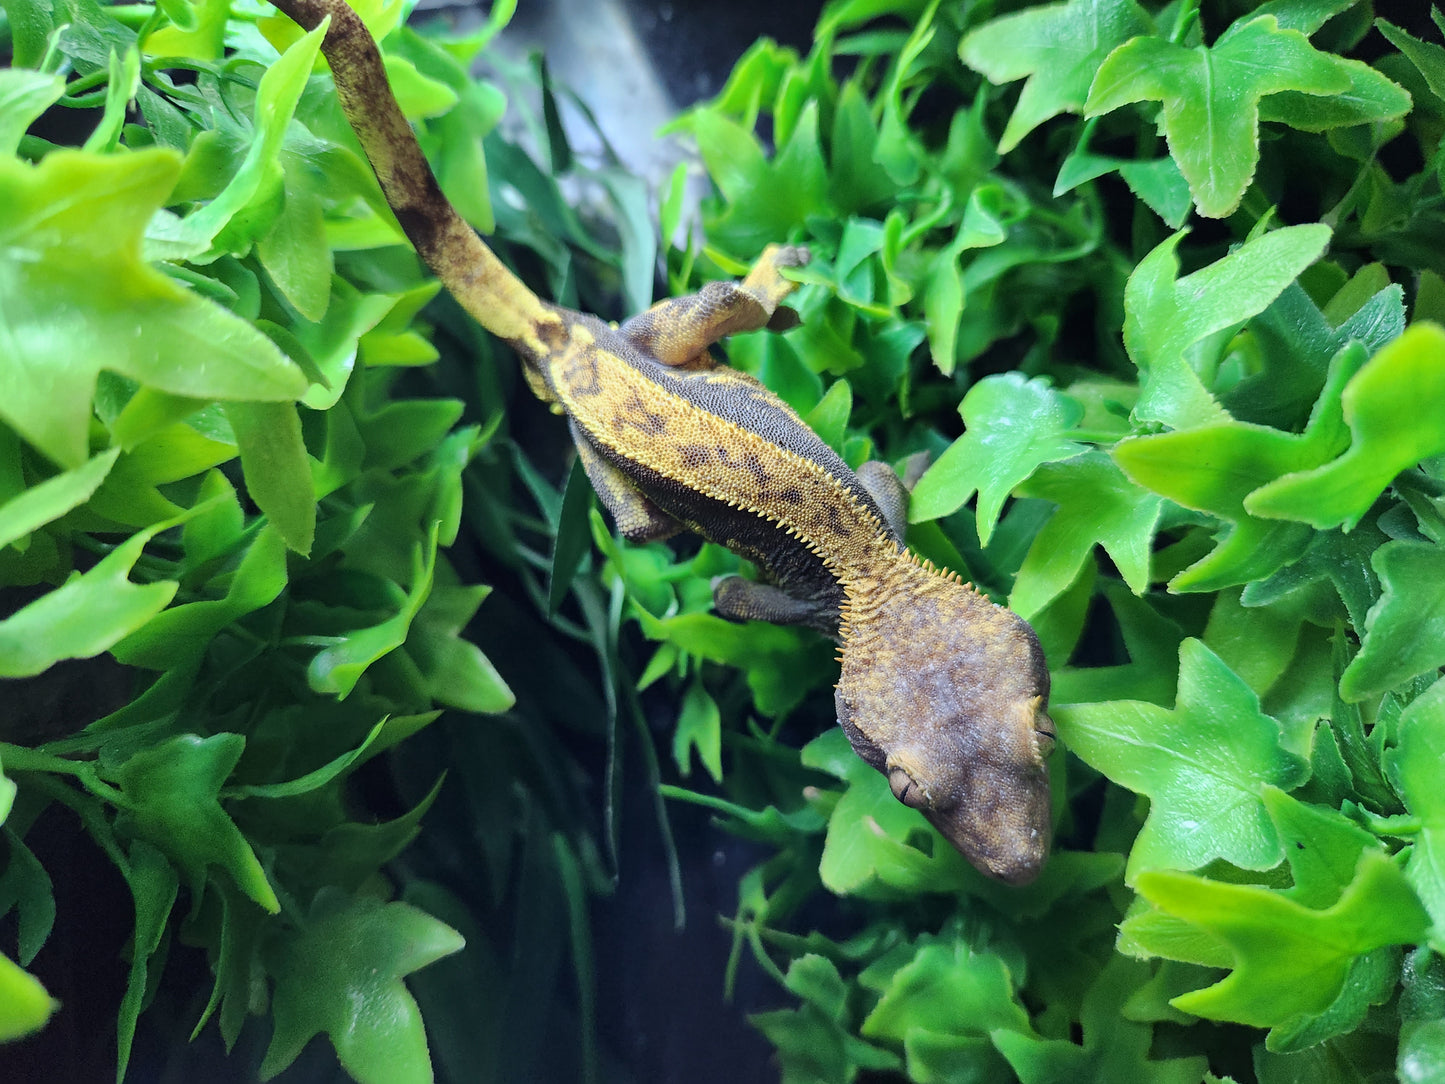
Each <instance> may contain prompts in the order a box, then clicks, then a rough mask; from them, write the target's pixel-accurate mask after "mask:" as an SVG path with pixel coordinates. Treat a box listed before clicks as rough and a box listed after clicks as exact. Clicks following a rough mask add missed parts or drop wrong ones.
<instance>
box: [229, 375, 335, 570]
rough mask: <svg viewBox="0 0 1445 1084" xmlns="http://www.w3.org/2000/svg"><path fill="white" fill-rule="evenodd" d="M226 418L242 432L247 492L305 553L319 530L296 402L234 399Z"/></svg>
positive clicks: (291, 543) (291, 544) (293, 546)
mask: <svg viewBox="0 0 1445 1084" xmlns="http://www.w3.org/2000/svg"><path fill="white" fill-rule="evenodd" d="M226 420H227V421H229V422H230V423H231V428H232V429H233V430H234V431H235V434H236V446H237V448H238V449H239V451H240V453H241V472H242V474H244V475H245V478H246V491H247V492H248V493H249V494H250V496H251V499H252V500H253V501H255V502H256V506H257V507H258V508H260V509H261V511H262V512H264V513H265V514H266V518H267V519H269V520H270V521H271V523H272V524H273V525H274V526H275V527H276V530H277V532H278V533H279V534H280V535H281V537H282V538H283V539H285V540H286V546H287V548H289V549H291V550H294V551H295V552H296V553H300V554H302V555H303V556H304V555H305V554H307V553H310V552H311V542H312V540H313V539H314V537H315V535H316V494H315V492H314V491H313V489H312V485H311V466H310V463H309V461H308V459H307V457H306V445H305V443H304V442H303V441H302V439H301V419H300V418H299V417H298V416H297V414H296V407H295V405H294V404H292V403H228V404H227V405H226Z"/></svg>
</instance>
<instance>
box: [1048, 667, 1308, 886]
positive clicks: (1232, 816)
mask: <svg viewBox="0 0 1445 1084" xmlns="http://www.w3.org/2000/svg"><path fill="white" fill-rule="evenodd" d="M1053 714H1054V720H1055V722H1057V723H1058V725H1059V734H1060V736H1061V737H1062V738H1063V739H1064V741H1065V742H1066V743H1067V744H1068V746H1069V748H1070V749H1072V750H1073V751H1074V752H1075V753H1076V754H1078V755H1079V756H1080V757H1081V758H1082V759H1083V760H1084V761H1085V762H1086V763H1088V764H1089V765H1091V766H1092V767H1094V768H1097V769H1098V770H1099V771H1101V772H1103V773H1104V774H1105V775H1107V776H1108V777H1109V778H1110V779H1112V780H1114V782H1116V783H1118V784H1120V785H1121V786H1125V787H1128V788H1129V789H1130V790H1132V791H1136V792H1137V793H1140V794H1147V795H1148V796H1149V798H1150V809H1149V816H1148V818H1147V819H1146V820H1145V822H1144V827H1143V828H1142V829H1141V830H1140V832H1139V837H1138V839H1137V840H1135V843H1134V849H1133V851H1132V852H1131V853H1130V855H1129V864H1128V868H1127V869H1126V870H1125V876H1124V879H1125V881H1126V882H1129V883H1133V882H1134V881H1135V879H1136V878H1138V877H1139V876H1142V872H1143V871H1144V870H1147V869H1158V868H1164V869H1196V868H1198V867H1200V866H1203V865H1205V864H1206V863H1208V862H1210V861H1211V860H1213V859H1216V858H1222V859H1224V860H1225V861H1227V862H1232V863H1233V864H1234V865H1236V866H1239V867H1240V868H1241V869H1269V868H1270V867H1271V866H1273V865H1275V864H1277V863H1278V862H1279V860H1280V859H1281V858H1283V857H1284V848H1283V845H1282V844H1281V843H1280V839H1279V834H1278V832H1276V830H1275V827H1274V824H1273V822H1271V820H1270V819H1269V815H1268V811H1267V810H1266V808H1265V805H1264V800H1263V797H1262V794H1263V788H1264V787H1266V786H1269V785H1273V786H1277V787H1282V788H1285V789H1289V788H1291V787H1294V786H1297V785H1298V784H1299V783H1301V782H1303V781H1304V778H1305V775H1306V774H1307V772H1308V765H1307V764H1306V763H1305V761H1303V760H1302V759H1300V758H1299V757H1298V756H1296V755H1295V754H1294V753H1291V752H1288V751H1287V750H1286V749H1284V748H1283V746H1282V745H1281V741H1280V738H1281V734H1280V727H1279V724H1278V723H1276V722H1275V721H1274V720H1273V719H1271V718H1270V717H1269V716H1267V715H1264V714H1263V713H1261V712H1260V710H1259V698H1258V697H1257V696H1255V694H1254V693H1253V691H1251V690H1250V688H1249V686H1248V685H1246V684H1245V683H1244V682H1243V681H1242V680H1240V678H1239V677H1238V676H1236V675H1235V674H1234V672H1233V671H1231V670H1230V669H1229V667H1227V666H1225V665H1224V663H1223V662H1221V661H1220V659H1219V657H1218V656H1217V655H1215V654H1214V653H1213V652H1212V651H1210V650H1209V649H1208V648H1207V647H1205V646H1204V644H1203V643H1201V642H1200V641H1198V640H1193V639H1190V640H1185V641H1184V643H1183V644H1181V645H1180V648H1179V695H1178V698H1177V701H1176V704H1175V706H1174V708H1173V709H1172V710H1171V709H1168V708H1161V707H1159V706H1158V705H1157V704H1148V703H1144V702H1142V701H1137V700H1124V701H1112V702H1108V703H1102V704H1076V705H1072V706H1063V707H1060V708H1058V709H1057V710H1055V711H1054V713H1053Z"/></svg>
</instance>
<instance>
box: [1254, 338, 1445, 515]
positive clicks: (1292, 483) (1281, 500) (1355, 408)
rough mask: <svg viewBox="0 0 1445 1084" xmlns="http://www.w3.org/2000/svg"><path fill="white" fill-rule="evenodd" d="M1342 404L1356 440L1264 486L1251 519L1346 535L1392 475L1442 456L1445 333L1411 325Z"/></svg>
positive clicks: (1357, 378) (1349, 388)
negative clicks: (1341, 528)
mask: <svg viewBox="0 0 1445 1084" xmlns="http://www.w3.org/2000/svg"><path fill="white" fill-rule="evenodd" d="M1342 401H1343V406H1344V420H1345V423H1346V424H1347V425H1348V426H1349V429H1350V435H1351V438H1352V439H1351V442H1350V445H1349V447H1348V448H1347V449H1345V450H1344V454H1342V455H1340V456H1339V457H1338V458H1337V459H1333V460H1331V461H1330V462H1328V463H1326V464H1324V465H1323V466H1319V467H1315V468H1314V469H1312V470H1297V471H1295V472H1293V473H1290V474H1288V475H1285V476H1284V477H1281V478H1279V479H1277V480H1275V481H1273V482H1272V483H1270V484H1268V485H1266V486H1261V487H1260V489H1259V491H1258V492H1256V493H1254V494H1252V495H1251V496H1250V497H1249V498H1248V499H1247V502H1246V506H1247V507H1248V508H1249V510H1250V511H1251V512H1253V513H1255V514H1256V515H1261V516H1272V517H1276V518H1281V519H1293V520H1298V521H1300V522H1303V523H1309V524H1311V525H1313V526H1315V527H1320V528H1326V527H1337V526H1341V525H1343V526H1344V527H1345V528H1346V529H1347V530H1348V529H1349V528H1351V527H1353V526H1354V525H1355V524H1357V523H1359V521H1360V519H1361V517H1362V516H1364V514H1365V513H1366V512H1367V511H1368V510H1369V508H1370V505H1372V504H1373V503H1374V502H1375V499H1376V498H1377V497H1379V495H1380V493H1381V492H1382V491H1383V490H1384V488H1385V487H1386V486H1387V485H1389V484H1390V481H1391V479H1393V478H1394V477H1395V475H1397V474H1399V473H1400V471H1402V470H1404V469H1406V468H1407V467H1412V466H1414V465H1415V464H1416V463H1418V462H1419V461H1420V460H1422V459H1426V458H1429V457H1430V456H1434V455H1439V454H1440V453H1441V452H1445V427H1442V426H1441V425H1440V419H1441V418H1445V329H1442V328H1440V327H1438V326H1436V325H1434V324H1416V325H1414V326H1412V327H1411V328H1410V329H1409V330H1408V331H1406V332H1405V334H1403V335H1402V336H1400V337H1399V338H1398V339H1396V340H1394V341H1393V342H1392V343H1390V344H1389V345H1388V346H1386V347H1384V348H1383V349H1381V350H1380V352H1379V353H1378V354H1376V355H1375V356H1374V357H1372V358H1371V359H1370V360H1369V361H1368V362H1367V363H1366V364H1365V366H1364V367H1363V368H1362V369H1360V371H1359V372H1358V373H1356V374H1355V375H1354V377H1353V378H1352V379H1351V380H1350V382H1349V383H1348V384H1347V385H1346V386H1345V388H1344V393H1343V396H1342Z"/></svg>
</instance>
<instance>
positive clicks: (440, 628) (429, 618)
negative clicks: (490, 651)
mask: <svg viewBox="0 0 1445 1084" xmlns="http://www.w3.org/2000/svg"><path fill="white" fill-rule="evenodd" d="M489 594H491V588H490V587H486V586H483V585H480V584H477V585H472V586H466V587H463V586H455V585H436V586H433V587H432V590H431V594H429V595H428V596H427V598H426V602H425V603H424V604H423V605H422V608H421V609H420V610H419V611H418V612H417V615H416V618H415V620H413V621H412V623H411V627H410V628H409V629H408V630H407V633H406V653H407V654H408V655H409V656H411V658H412V661H414V662H415V663H416V665H417V669H418V670H420V671H421V673H422V676H423V677H424V679H425V687H426V692H427V695H428V696H430V697H431V698H432V699H433V700H434V701H436V702H437V703H438V704H446V705H448V706H449V707H454V708H461V709H463V710H464V711H476V712H481V713H483V714H486V715H496V714H499V713H500V712H504V711H507V710H508V709H510V708H511V707H512V705H513V704H515V703H516V702H517V698H516V696H515V695H514V694H513V693H512V690H511V689H509V688H508V687H507V683H506V682H505V681H504V680H503V679H502V675H501V674H499V673H497V668H496V667H495V666H493V665H492V661H491V660H490V659H488V658H487V656H486V655H484V654H483V653H482V649H481V648H479V647H478V646H477V645H476V644H474V643H472V642H471V641H470V640H468V639H467V638H466V636H465V635H464V632H465V630H466V628H467V625H468V624H469V623H470V621H471V620H472V617H473V616H474V615H475V614H476V612H477V608H478V607H480V606H481V604H482V600H483V599H485V598H486V597H487V595H489Z"/></svg>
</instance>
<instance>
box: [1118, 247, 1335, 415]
mask: <svg viewBox="0 0 1445 1084" xmlns="http://www.w3.org/2000/svg"><path fill="white" fill-rule="evenodd" d="M1183 238H1184V234H1182V233H1176V234H1174V235H1173V236H1172V237H1169V238H1167V239H1166V240H1164V241H1163V242H1161V243H1160V244H1159V245H1158V246H1156V247H1155V248H1154V250H1153V251H1151V252H1150V253H1149V255H1147V256H1145V257H1144V259H1142V260H1140V261H1139V265H1138V266H1137V267H1135V268H1134V272H1133V274H1131V275H1130V276H1129V281H1128V283H1127V284H1126V286H1125V287H1124V345H1125V347H1126V348H1127V349H1128V351H1129V357H1130V358H1131V359H1132V360H1133V362H1134V364H1135V365H1137V366H1138V367H1139V370H1140V372H1141V374H1143V376H1144V381H1143V387H1142V389H1141V391H1140V395H1139V401H1138V404H1137V405H1136V406H1135V408H1134V415H1135V417H1137V418H1139V419H1141V420H1143V421H1155V422H1162V423H1164V424H1165V425H1169V426H1172V427H1173V428H1175V429H1185V428H1188V427H1190V426H1195V425H1202V424H1204V423H1206V422H1209V421H1223V420H1225V419H1226V418H1227V417H1228V415H1227V414H1225V412H1224V411H1223V410H1221V409H1220V407H1219V404H1218V403H1217V402H1216V401H1215V399H1214V396H1213V395H1212V394H1211V393H1210V391H1209V389H1208V387H1207V382H1206V380H1205V377H1204V375H1203V374H1202V373H1201V371H1199V370H1198V369H1196V367H1195V365H1194V364H1192V363H1191V355H1190V351H1191V349H1192V348H1195V347H1196V344H1201V343H1203V342H1204V340H1206V339H1208V338H1209V336H1211V335H1216V334H1220V333H1225V332H1229V331H1231V330H1232V329H1233V328H1235V327H1236V326H1238V325H1240V324H1242V323H1244V321H1246V320H1248V319H1249V318H1250V317H1252V316H1256V315H1258V314H1259V313H1261V312H1263V311H1264V310H1265V309H1266V308H1267V307H1268V306H1269V305H1270V303H1271V302H1272V301H1274V299H1275V298H1276V297H1278V296H1279V295H1280V293H1281V292H1282V291H1283V290H1284V289H1285V287H1287V286H1289V284H1290V283H1291V282H1293V281H1294V280H1295V278H1296V277H1297V276H1298V275H1299V273H1300V272H1301V271H1303V270H1304V269H1305V268H1307V267H1308V266H1309V265H1310V264H1312V263H1314V261H1315V260H1316V259H1318V258H1319V255H1320V253H1321V252H1323V251H1324V248H1325V245H1326V244H1328V243H1329V238H1330V230H1329V227H1328V226H1324V225H1319V224H1314V225H1308V226H1286V227H1284V228H1283V229H1278V230H1272V231H1271V232H1269V233H1266V234H1263V235H1261V236H1259V237H1255V238H1252V239H1250V240H1249V241H1246V242H1245V243H1244V244H1243V245H1241V246H1240V247H1239V248H1237V249H1236V250H1235V251H1233V252H1231V253H1230V254H1229V255H1228V256H1225V257H1224V258H1222V259H1220V260H1216V261H1215V262H1214V263H1212V264H1210V265H1209V266H1208V267H1203V268H1200V269H1199V270H1198V271H1195V272H1193V273H1192V274H1189V275H1186V276H1184V277H1183V278H1179V257H1178V255H1177V254H1176V249H1177V248H1178V246H1179V242H1180V241H1181V240H1183ZM1206 345H1207V344H1206ZM1222 346H1223V344H1222V343H1221V344H1220V348H1221V349H1222ZM1205 363H1208V364H1210V365H1212V364H1213V363H1214V359H1213V357H1212V356H1210V357H1207V358H1205V359H1204V361H1202V362H1200V363H1199V364H1200V365H1201V366H1202V365H1203V364H1205ZM1210 382H1212V375H1211V376H1210Z"/></svg>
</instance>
